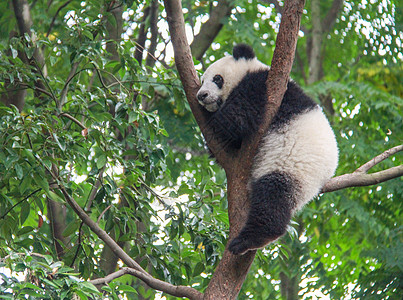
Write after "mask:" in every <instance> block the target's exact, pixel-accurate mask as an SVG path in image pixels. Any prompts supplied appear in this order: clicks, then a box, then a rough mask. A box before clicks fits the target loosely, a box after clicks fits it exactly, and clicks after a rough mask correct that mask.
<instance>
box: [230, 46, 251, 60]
mask: <svg viewBox="0 0 403 300" xmlns="http://www.w3.org/2000/svg"><path fill="white" fill-rule="evenodd" d="M232 56H233V57H234V59H235V60H238V59H240V58H244V59H254V58H255V57H256V55H255V52H254V51H253V49H252V47H251V46H249V45H246V44H238V45H236V46H235V47H234V49H233V50H232Z"/></svg>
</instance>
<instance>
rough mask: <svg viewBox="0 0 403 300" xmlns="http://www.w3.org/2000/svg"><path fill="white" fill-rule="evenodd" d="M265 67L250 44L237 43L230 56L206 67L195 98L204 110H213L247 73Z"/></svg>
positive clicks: (218, 106) (216, 108) (217, 107)
mask: <svg viewBox="0 0 403 300" xmlns="http://www.w3.org/2000/svg"><path fill="white" fill-rule="evenodd" d="M267 68H268V67H267V66H266V65H264V64H263V63H261V62H260V61H258V60H257V58H256V56H255V53H254V51H253V49H252V48H251V47H250V46H248V45H245V44H238V45H236V46H235V47H234V49H233V55H232V56H227V57H223V58H221V59H219V60H218V61H216V62H215V63H213V64H212V65H211V66H210V67H208V68H207V70H206V72H205V73H204V74H203V76H202V77H201V83H202V86H201V87H200V89H199V91H198V92H197V100H198V101H199V103H200V105H202V106H203V107H204V108H205V109H206V110H208V111H210V112H215V111H217V110H218V109H219V108H220V106H221V105H222V104H223V103H225V101H226V100H227V98H228V96H229V95H230V94H231V92H232V90H233V89H234V88H235V87H236V86H237V85H238V84H239V82H240V81H241V80H242V78H243V77H244V76H245V75H246V74H247V73H249V72H254V71H258V70H261V69H267Z"/></svg>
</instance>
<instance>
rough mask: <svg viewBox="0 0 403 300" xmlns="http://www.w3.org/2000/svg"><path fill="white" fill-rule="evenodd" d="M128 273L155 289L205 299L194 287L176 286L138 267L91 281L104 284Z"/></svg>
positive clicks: (124, 269)
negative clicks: (139, 269) (137, 268)
mask: <svg viewBox="0 0 403 300" xmlns="http://www.w3.org/2000/svg"><path fill="white" fill-rule="evenodd" d="M126 274H130V275H133V276H134V277H137V278H139V279H141V280H142V281H144V282H145V283H146V284H147V285H148V286H149V287H151V288H153V289H155V290H159V291H163V292H165V293H167V294H170V295H172V296H176V297H186V298H189V299H203V294H202V293H200V292H199V291H197V290H195V289H193V288H190V287H187V286H182V285H180V286H175V285H172V284H170V283H167V282H165V281H162V280H159V279H156V278H154V277H152V276H151V275H150V274H148V273H144V272H140V271H138V270H136V269H133V268H128V267H123V268H121V269H120V270H119V271H116V272H114V273H111V274H109V275H108V276H106V277H104V278H98V279H94V280H91V281H90V282H91V283H92V284H94V285H103V284H106V283H108V282H111V281H112V280H114V279H116V278H119V277H121V276H123V275H126Z"/></svg>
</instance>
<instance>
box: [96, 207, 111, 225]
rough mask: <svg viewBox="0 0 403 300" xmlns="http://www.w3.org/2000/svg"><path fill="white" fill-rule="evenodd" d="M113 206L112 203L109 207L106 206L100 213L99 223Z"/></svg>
mask: <svg viewBox="0 0 403 300" xmlns="http://www.w3.org/2000/svg"><path fill="white" fill-rule="evenodd" d="M111 207H112V204H111V205H109V206H108V207H107V208H105V209H104V210H103V211H102V212H101V214H100V215H99V217H98V219H97V224H99V221H101V218H102V216H103V215H104V214H105V213H106V212H107V211H108V209H110V208H111Z"/></svg>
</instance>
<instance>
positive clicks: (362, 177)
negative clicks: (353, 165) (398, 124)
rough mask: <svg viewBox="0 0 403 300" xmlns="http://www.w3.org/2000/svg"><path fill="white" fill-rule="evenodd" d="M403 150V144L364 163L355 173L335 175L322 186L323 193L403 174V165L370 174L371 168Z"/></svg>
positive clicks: (372, 182)
mask: <svg viewBox="0 0 403 300" xmlns="http://www.w3.org/2000/svg"><path fill="white" fill-rule="evenodd" d="M402 150H403V145H399V146H396V147H393V148H391V149H389V150H386V151H385V152H383V153H382V154H380V155H378V156H376V157H374V158H373V159H371V160H370V161H368V162H367V163H365V164H363V165H362V166H361V167H359V168H358V169H357V170H355V171H354V172H353V173H349V174H343V175H340V176H337V177H333V178H332V179H330V180H329V181H328V182H327V183H326V184H325V186H324V187H323V188H322V193H329V192H334V191H337V190H341V189H345V188H348V187H357V186H367V185H373V184H378V183H381V182H384V181H387V180H391V179H394V178H397V177H400V176H403V165H400V166H396V167H392V168H389V169H386V170H382V171H379V172H375V173H370V174H368V171H369V170H370V169H371V168H373V167H374V166H376V165H377V164H379V163H380V162H382V161H384V160H385V159H387V158H389V157H390V156H392V155H394V154H396V153H398V152H400V151H402Z"/></svg>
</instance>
